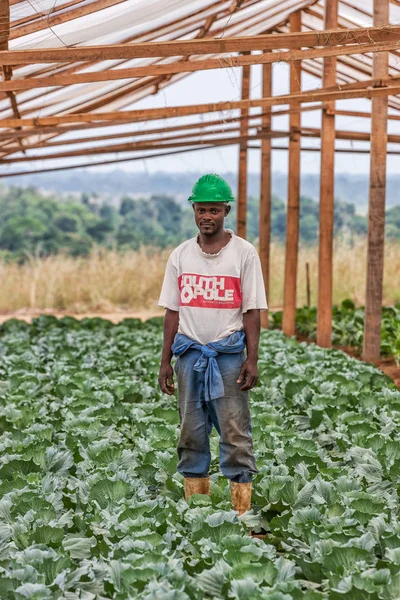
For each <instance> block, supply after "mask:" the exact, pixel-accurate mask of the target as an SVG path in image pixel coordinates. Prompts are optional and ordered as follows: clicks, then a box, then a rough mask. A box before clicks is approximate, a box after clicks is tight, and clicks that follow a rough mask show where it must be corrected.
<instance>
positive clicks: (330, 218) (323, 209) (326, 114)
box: [317, 0, 338, 348]
mask: <svg viewBox="0 0 400 600" xmlns="http://www.w3.org/2000/svg"><path fill="white" fill-rule="evenodd" d="M337 21H338V0H329V2H327V1H326V0H325V25H324V28H325V29H330V28H332V29H333V28H335V27H337ZM335 84H336V58H334V57H327V58H324V68H323V78H322V85H323V86H330V85H335ZM334 109H335V104H334V102H327V103H326V104H325V106H324V108H323V111H322V125H321V179H320V201H319V260H318V313H317V344H319V345H320V346H322V347H323V348H329V347H330V346H331V345H332V290H333V227H334V204H335V196H334V194H335V114H334Z"/></svg>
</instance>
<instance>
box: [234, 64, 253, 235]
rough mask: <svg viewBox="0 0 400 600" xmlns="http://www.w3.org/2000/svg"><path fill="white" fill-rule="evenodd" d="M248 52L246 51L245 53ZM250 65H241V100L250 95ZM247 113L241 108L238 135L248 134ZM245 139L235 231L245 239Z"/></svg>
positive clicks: (240, 168) (239, 176)
mask: <svg viewBox="0 0 400 600" xmlns="http://www.w3.org/2000/svg"><path fill="white" fill-rule="evenodd" d="M247 54H248V53H247ZM250 69H251V67H250V66H245V67H242V100H248V98H249V97H250ZM248 114H249V110H248V109H247V108H242V110H241V115H242V117H244V118H243V119H242V121H241V123H240V136H241V137H242V136H243V137H245V136H247V135H248V131H249V123H248V119H247V118H246V117H247V116H248ZM247 154H248V150H247V140H241V141H240V144H239V172H238V199H237V213H236V233H237V235H238V236H240V237H242V238H244V239H246V221H247Z"/></svg>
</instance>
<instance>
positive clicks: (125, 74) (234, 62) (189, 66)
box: [0, 42, 400, 92]
mask: <svg viewBox="0 0 400 600" xmlns="http://www.w3.org/2000/svg"><path fill="white" fill-rule="evenodd" d="M394 50H400V42H381V43H376V44H353V45H351V46H337V47H334V48H316V49H312V50H288V51H278V52H266V53H265V54H261V55H260V54H250V55H246V56H229V57H225V58H224V57H222V58H207V59H205V60H198V59H196V60H182V61H175V62H172V63H167V64H156V65H146V66H145V67H143V66H141V67H131V68H121V69H104V70H103V71H86V72H84V73H68V74H58V75H48V76H44V77H29V78H26V79H12V80H11V81H0V91H3V92H6V91H15V92H17V91H19V92H21V91H25V90H33V89H38V88H43V87H58V86H66V85H77V84H86V83H93V82H101V81H118V80H120V79H133V78H137V77H149V76H153V77H158V76H160V75H174V74H177V73H193V72H197V71H205V70H209V69H226V68H232V67H240V66H244V65H249V64H265V63H274V62H283V61H287V62H290V61H293V60H306V59H312V58H323V57H325V56H345V55H351V54H363V53H364V54H365V53H366V52H387V51H394Z"/></svg>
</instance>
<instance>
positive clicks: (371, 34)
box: [0, 0, 400, 65]
mask: <svg viewBox="0 0 400 600" xmlns="http://www.w3.org/2000/svg"><path fill="white" fill-rule="evenodd" d="M329 2H330V0H329ZM399 33H400V26H399V25H388V26H387V27H359V28H352V29H343V28H342V29H336V30H335V31H303V32H302V33H300V34H299V32H296V35H293V34H292V33H280V34H279V35H276V34H275V33H272V34H266V35H259V34H257V35H249V36H235V37H229V38H223V37H221V38H205V39H193V40H173V41H165V42H164V41H157V42H133V43H130V44H111V45H101V46H99V45H98V46H79V47H75V48H74V47H72V48H70V47H62V48H35V49H27V50H7V51H6V50H4V51H0V64H3V65H22V64H25V65H26V64H34V63H36V64H40V63H63V62H64V63H72V62H77V61H78V62H79V61H103V60H131V59H134V58H158V57H175V56H193V55H201V54H207V55H211V54H224V53H228V52H252V51H255V50H264V51H266V50H279V49H281V48H285V49H289V50H290V49H294V48H313V47H333V46H348V45H352V44H363V43H365V44H372V43H375V42H390V41H394V42H398V41H399Z"/></svg>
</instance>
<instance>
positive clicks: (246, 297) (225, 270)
mask: <svg viewBox="0 0 400 600" xmlns="http://www.w3.org/2000/svg"><path fill="white" fill-rule="evenodd" d="M226 231H228V232H229V233H230V234H231V239H230V240H229V242H228V244H227V245H226V246H224V247H223V248H222V249H221V250H220V251H219V252H218V253H217V254H207V253H206V252H203V250H202V249H201V247H200V244H198V242H197V240H198V236H196V237H194V238H191V239H190V240H188V241H186V242H184V243H183V244H181V245H180V246H178V247H177V248H176V249H175V250H174V251H173V252H172V253H171V255H170V257H169V259H168V263H167V268H166V271H165V276H164V282H163V286H162V290H161V295H160V298H159V301H158V304H159V306H163V307H164V308H169V309H170V310H176V311H179V329H178V332H179V333H183V334H184V335H186V336H188V337H190V338H191V339H193V340H196V341H197V342H200V343H201V344H208V343H209V342H214V341H216V340H220V339H222V338H224V337H226V336H228V335H230V334H231V333H233V332H234V331H239V330H240V329H243V313H245V312H247V311H248V310H250V309H253V308H258V309H260V310H265V309H266V308H267V300H266V297H265V289H264V281H263V276H262V271H261V264H260V259H259V257H258V254H257V251H256V249H255V248H254V246H253V245H252V244H250V242H247V241H246V240H244V239H242V238H240V237H238V236H237V235H235V234H234V233H233V231H231V230H230V229H227V230H226Z"/></svg>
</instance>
